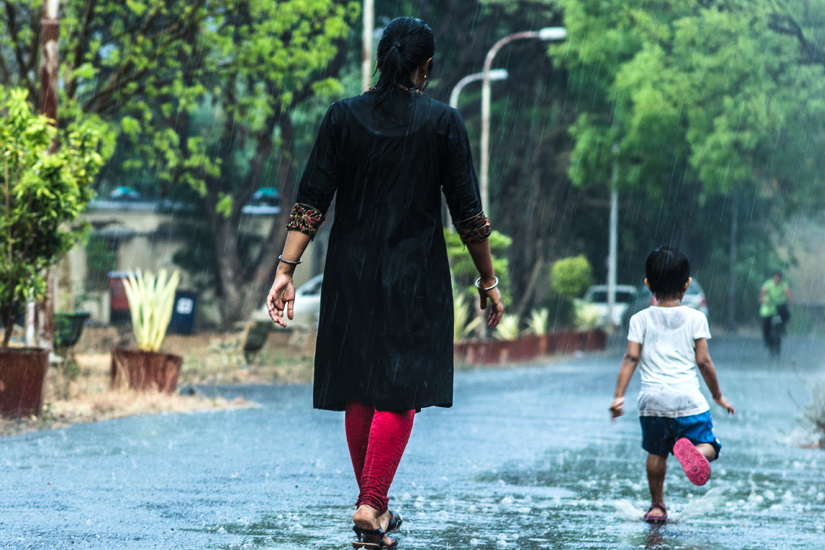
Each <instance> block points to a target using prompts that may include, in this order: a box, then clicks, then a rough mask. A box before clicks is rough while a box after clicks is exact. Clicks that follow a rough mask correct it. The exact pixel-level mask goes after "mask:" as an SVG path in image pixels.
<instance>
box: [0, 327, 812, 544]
mask: <svg viewBox="0 0 825 550" xmlns="http://www.w3.org/2000/svg"><path fill="white" fill-rule="evenodd" d="M788 344H790V345H787V346H786V352H785V356H784V357H783V358H782V359H781V360H780V361H779V362H774V361H772V360H768V359H767V357H765V355H766V354H765V353H764V351H763V349H762V348H761V346H760V344H759V342H758V341H756V340H753V339H735V340H727V341H725V340H722V339H717V340H714V341H712V342H711V354H712V355H713V357H714V360H715V362H716V365H717V368H718V369H719V374H720V381H721V383H722V388H723V391H724V392H725V394H726V395H727V397H728V398H729V399H730V400H731V401H732V402H733V404H734V405H735V406H736V407H737V410H738V412H737V415H736V416H735V417H732V418H725V417H724V416H723V412H722V411H721V409H719V408H718V407H716V405H712V406H713V407H714V408H713V409H712V412H713V414H714V422H715V425H716V433H717V436H718V437H719V438H720V439H721V440H722V443H723V451H722V457H721V459H720V460H719V461H718V462H716V463H714V473H713V477H712V479H711V481H710V482H709V483H708V485H707V486H705V487H702V488H697V487H694V486H692V485H690V484H689V482H688V481H687V480H686V479H685V476H684V474H682V473H681V470H680V469H679V468H678V464H677V463H676V462H675V461H674V460H673V459H671V463H670V467H671V470H670V471H669V472H668V477H667V486H666V498H667V503H668V505H669V507H670V508H671V511H672V512H674V513H675V515H676V516H677V518H678V519H679V521H678V522H675V523H672V524H670V525H667V526H665V527H663V528H654V527H650V526H647V525H645V524H644V523H643V522H641V521H639V520H638V519H637V517H638V516H639V514H640V510H641V509H643V508H646V507H647V503H648V493H647V484H646V480H645V473H644V458H645V455H644V452H643V451H642V449H641V448H640V429H639V425H638V421H637V420H636V417H635V410H630V411H628V414H627V415H626V416H625V417H623V418H622V419H620V421H619V422H618V423H617V424H615V425H611V423H610V422H609V419H608V413H607V406H608V405H609V403H610V399H611V395H612V391H613V385H614V382H615V374H616V371H617V369H618V360H619V354H618V353H613V354H606V355H603V356H590V357H584V358H578V359H576V358H571V359H570V360H569V361H565V362H562V363H556V364H553V365H548V366H544V367H529V368H517V369H508V370H484V371H473V372H464V373H459V374H458V375H457V377H456V395H455V403H456V405H455V406H454V407H453V408H452V409H451V410H443V409H427V410H425V411H424V412H423V413H421V414H420V415H418V417H417V419H416V424H415V427H414V429H413V434H412V438H411V442H410V445H409V447H408V451H407V454H406V455H405V457H404V460H403V461H402V463H401V467H400V469H399V472H398V475H397V478H396V482H395V484H394V485H393V488H392V491H391V495H390V496H391V498H392V501H391V505H392V506H394V507H395V508H396V509H398V510H399V511H400V512H402V514H403V515H404V517H405V524H404V526H403V527H402V533H401V534H400V535H399V537H398V538H399V540H400V544H401V548H402V549H407V548H408V549H425V548H426V549H435V548H445V549H446V548H456V549H459V548H460V549H464V548H471V549H473V548H478V549H482V548H489V549H492V548H496V549H500V548H514V549H515V548H522V549H538V548H559V549H561V548H565V549H567V548H569V549H596V548H599V549H602V548H604V549H608V548H609V549H629V548H650V549H659V548H661V549H684V550H688V549H693V550H699V549H706V550H716V549H748V550H755V549H763V548H764V549H771V550H773V549H779V548H783V549H784V548H805V549H813V548H825V532H823V528H825V481H823V480H825V475H823V474H825V453H822V452H821V451H818V450H806V449H802V448H799V446H798V443H799V442H800V441H801V433H800V428H799V426H800V424H799V422H798V420H797V419H798V418H799V417H800V416H801V410H800V408H799V406H798V405H797V404H796V403H795V402H794V400H793V398H792V396H793V397H794V398H795V399H796V401H798V402H800V403H802V404H806V403H808V401H809V400H810V393H809V392H808V390H807V389H806V385H805V380H808V381H810V382H822V383H825V364H824V363H825V342H816V341H812V340H809V339H797V340H792V341H791V342H788ZM638 383H639V381H638V374H637V375H636V377H635V379H634V382H633V384H632V385H631V388H630V392H629V394H628V395H629V398H630V399H629V402H630V403H631V404H632V403H634V402H635V394H636V391H637V389H638ZM221 392H222V393H223V395H226V396H228V397H233V396H235V395H242V396H244V397H246V398H249V399H253V400H255V401H257V402H258V403H260V404H261V405H262V407H261V408H257V409H247V410H236V411H222V412H210V413H197V414H186V415H165V416H154V417H139V418H129V419H123V420H116V421H111V422H104V423H99V424H94V425H85V426H77V427H73V428H68V429H64V430H56V431H52V432H42V433H37V434H29V435H23V436H17V437H12V438H7V439H4V440H0V457H2V458H0V461H1V462H0V464H2V470H1V471H0V547H1V548H14V549H24V548H49V549H51V548H72V549H86V548H89V549H122V550H127V549H143V548H159V549H205V548H210V549H211V548H216V549H230V548H279V549H280V548H283V549H293V548H294V549H298V548H301V549H304V548H318V549H327V548H330V549H331V548H349V547H350V546H349V542H350V540H352V539H351V536H350V531H348V530H349V528H350V527H349V526H350V523H349V521H348V517H349V515H350V514H351V513H352V507H351V502H352V501H353V500H354V498H355V492H356V487H355V482H354V479H353V476H352V473H351V467H350V464H349V458H348V455H347V448H346V442H345V439H344V430H343V415H342V414H341V413H330V412H320V411H314V410H312V409H311V389H310V388H309V387H308V386H290V387H286V386H281V387H279V386H257V387H234V388H222V389H221Z"/></svg>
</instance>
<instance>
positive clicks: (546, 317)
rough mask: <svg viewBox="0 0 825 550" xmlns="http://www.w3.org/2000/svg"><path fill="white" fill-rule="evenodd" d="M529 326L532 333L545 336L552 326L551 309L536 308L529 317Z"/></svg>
mask: <svg viewBox="0 0 825 550" xmlns="http://www.w3.org/2000/svg"><path fill="white" fill-rule="evenodd" d="M527 327H528V329H529V330H530V333H531V334H535V335H536V336H544V335H545V334H547V330H548V329H549V328H550V310H549V309H547V308H546V307H545V308H541V309H534V310H533V311H532V312H530V318H529V319H527Z"/></svg>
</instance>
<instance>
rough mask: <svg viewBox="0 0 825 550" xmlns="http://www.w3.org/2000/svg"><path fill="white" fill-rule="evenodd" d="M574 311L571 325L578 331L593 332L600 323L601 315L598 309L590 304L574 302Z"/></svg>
mask: <svg viewBox="0 0 825 550" xmlns="http://www.w3.org/2000/svg"><path fill="white" fill-rule="evenodd" d="M574 306H575V311H574V315H573V324H574V325H576V328H577V329H579V330H594V329H596V328H598V327H599V325H600V324H601V322H602V315H601V313H599V309H598V308H597V307H596V306H595V305H593V304H592V303H590V302H584V301H580V300H577V301H576V302H574Z"/></svg>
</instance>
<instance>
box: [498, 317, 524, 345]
mask: <svg viewBox="0 0 825 550" xmlns="http://www.w3.org/2000/svg"><path fill="white" fill-rule="evenodd" d="M518 323H519V318H518V315H516V314H515V313H514V314H512V315H505V316H504V317H502V318H501V322H500V323H499V324H498V326H497V327H496V335H495V336H496V338H498V339H499V340H515V339H517V338H518V336H519V330H518Z"/></svg>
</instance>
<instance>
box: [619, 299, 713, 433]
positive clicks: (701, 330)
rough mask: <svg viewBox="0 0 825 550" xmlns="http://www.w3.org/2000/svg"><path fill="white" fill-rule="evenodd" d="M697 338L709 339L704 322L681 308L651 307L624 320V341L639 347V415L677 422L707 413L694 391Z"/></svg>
mask: <svg viewBox="0 0 825 550" xmlns="http://www.w3.org/2000/svg"><path fill="white" fill-rule="evenodd" d="M697 338H708V339H709V338H710V329H709V327H708V320H707V317H705V315H704V314H703V313H702V312H701V311H696V310H695V309H692V308H689V307H687V306H678V307H657V306H651V307H649V308H647V309H645V310H642V311H640V312H639V313H637V314H636V315H634V316H633V317H631V318H630V331H629V332H628V334H627V339H628V340H629V341H631V342H638V343H639V344H641V345H642V353H641V358H640V361H639V371H640V372H641V374H642V389H641V390H640V391H639V401H638V406H639V416H666V417H669V418H678V417H681V416H692V415H694V414H701V413H703V412H705V411H707V410H710V406H709V405H708V402H707V400H706V399H705V397H704V396H703V395H702V392H701V391H700V390H699V372H698V368H697V367H696V339H697Z"/></svg>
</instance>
